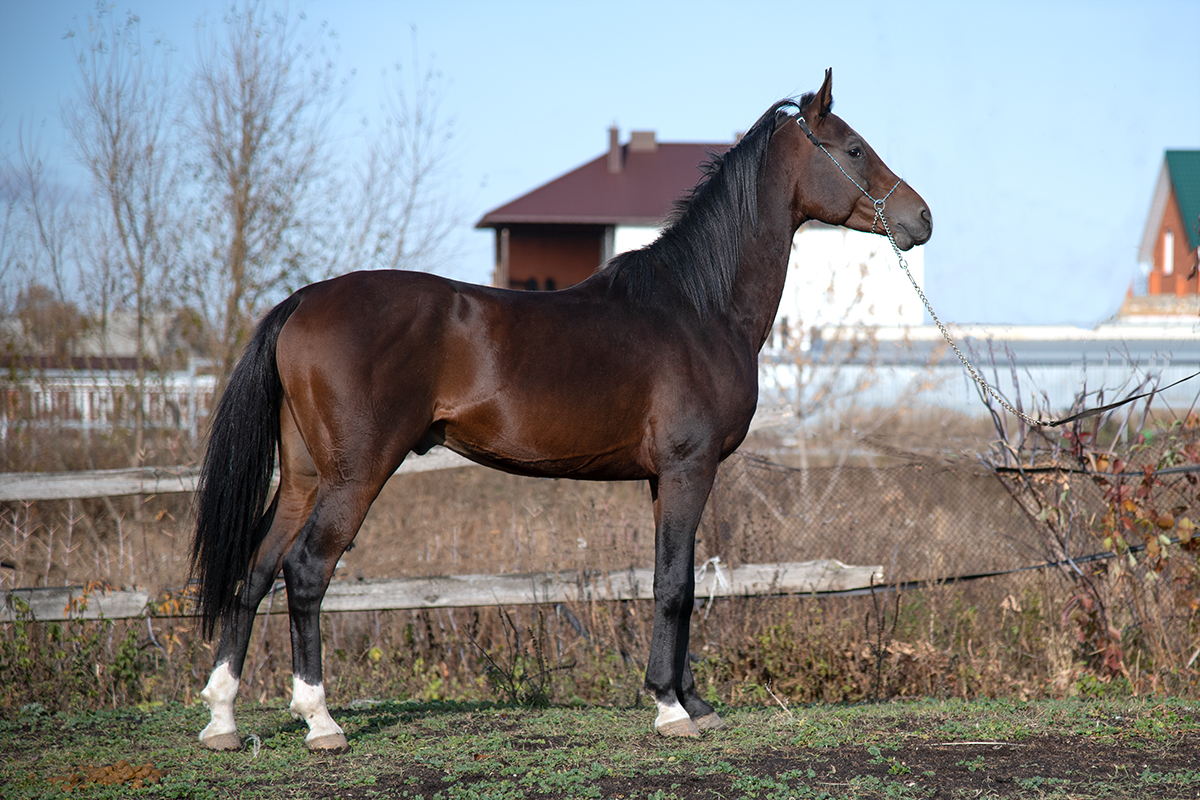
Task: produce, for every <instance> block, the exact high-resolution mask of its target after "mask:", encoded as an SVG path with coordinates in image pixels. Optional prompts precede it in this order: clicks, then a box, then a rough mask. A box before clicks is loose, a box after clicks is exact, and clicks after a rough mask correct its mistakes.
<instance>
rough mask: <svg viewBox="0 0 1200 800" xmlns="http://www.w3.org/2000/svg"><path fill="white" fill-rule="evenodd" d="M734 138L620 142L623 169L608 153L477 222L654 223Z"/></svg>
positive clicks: (479, 225) (484, 225)
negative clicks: (637, 145) (646, 144)
mask: <svg viewBox="0 0 1200 800" xmlns="http://www.w3.org/2000/svg"><path fill="white" fill-rule="evenodd" d="M730 147H732V145H731V144H671V143H659V144H657V146H656V147H654V149H653V150H645V149H631V148H630V146H629V145H628V144H626V145H624V146H622V147H621V150H622V157H623V162H624V163H623V165H622V167H621V170H620V172H616V173H613V172H610V171H609V169H608V156H609V154H608V153H605V154H604V155H602V156H600V157H599V158H596V159H594V160H592V161H589V162H588V163H586V164H584V165H583V166H581V167H579V168H578V169H575V170H572V171H571V172H568V173H567V174H565V175H563V176H562V177H559V178H555V179H554V180H552V181H550V182H549V183H546V184H543V185H542V186H539V187H538V188H536V189H534V190H533V191H531V192H529V193H528V194H524V195H522V196H520V197H518V198H517V199H516V200H513V201H512V202H510V203H506V204H505V205H502V206H500V207H499V208H496V209H494V210H492V211H489V212H488V213H487V214H485V215H484V216H483V219H481V220H479V222H477V223H476V224H475V227H476V228H495V227H499V226H501V225H512V224H520V223H543V224H544V223H553V224H574V225H620V224H624V225H656V224H659V223H661V222H662V221H663V219H664V218H665V217H666V216H667V215H668V214H669V213H670V212H671V207H672V204H673V203H674V202H675V199H676V198H677V197H679V195H680V194H682V193H683V192H685V191H687V190H688V189H690V188H692V187H693V186H695V185H696V182H697V181H698V180H699V179H700V177H701V172H700V166H701V165H702V164H704V163H705V162H706V161H708V159H709V157H710V156H711V155H713V154H714V153H716V154H720V153H724V152H725V151H726V150H728V149H729V148H730Z"/></svg>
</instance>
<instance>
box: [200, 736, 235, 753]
mask: <svg viewBox="0 0 1200 800" xmlns="http://www.w3.org/2000/svg"><path fill="white" fill-rule="evenodd" d="M200 743H201V744H203V745H204V746H205V747H207V748H208V749H209V750H241V749H242V739H241V737H240V736H238V735H237V734H236V733H218V734H217V735H216V736H210V737H208V738H207V739H201V740H200Z"/></svg>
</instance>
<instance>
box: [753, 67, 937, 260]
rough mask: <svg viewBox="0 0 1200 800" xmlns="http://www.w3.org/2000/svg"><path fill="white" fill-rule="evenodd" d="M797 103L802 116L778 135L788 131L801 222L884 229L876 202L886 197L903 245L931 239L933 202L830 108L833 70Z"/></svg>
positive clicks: (888, 212)
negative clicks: (896, 171) (903, 179)
mask: <svg viewBox="0 0 1200 800" xmlns="http://www.w3.org/2000/svg"><path fill="white" fill-rule="evenodd" d="M798 105H799V109H800V115H799V117H798V118H796V117H793V118H791V121H790V122H787V123H784V126H783V128H782V129H780V130H778V131H777V132H776V136H777V137H779V134H781V133H784V130H787V131H788V134H789V135H788V136H787V137H786V142H787V145H786V146H788V147H789V148H790V149H791V152H792V155H793V156H794V157H795V161H794V163H795V164H796V165H797V167H798V168H797V169H796V170H794V171H793V174H794V175H795V186H796V200H795V203H794V207H795V210H796V212H797V214H798V219H797V220H796V222H797V224H799V223H802V222H804V221H805V220H809V219H816V220H820V221H821V222H825V223H828V224H831V225H844V226H845V227H847V228H852V229H854V230H857V231H868V232H871V231H873V232H875V233H880V234H882V233H885V231H884V227H883V225H882V224H880V222H879V220H878V219H877V217H876V213H875V211H876V203H875V201H876V200H885V202H884V203H883V207H884V211H883V213H884V217H885V219H886V220H887V224H888V227H889V228H890V229H891V232H892V235H893V237H895V240H896V244H897V245H898V246H899V247H900V249H901V250H908V249H909V248H911V247H913V246H914V245H918V244H924V243H925V242H926V241H928V240H929V236H930V234H931V233H932V232H933V217H932V216H931V215H930V213H929V206H927V205H926V204H925V201H924V200H922V199H921V196H920V195H919V194H917V193H916V192H915V191H913V189H912V187H911V186H909V185H908V184H907V183H905V182H903V181H901V180H900V179H899V178H897V177H896V174H895V173H894V172H892V171H891V170H890V169H888V167H887V165H886V164H884V163H883V160H882V159H881V158H879V156H878V155H877V154H876V153H875V151H874V150H873V149H872V148H871V145H869V144H867V142H866V141H865V140H864V139H863V138H862V137H861V136H859V135H858V134H857V133H855V132H854V129H853V128H851V127H850V126H849V125H847V124H846V123H845V122H843V121H842V119H841V118H840V117H838V116H837V115H836V114H834V113H832V111H831V109H832V108H833V70H831V69H828V70H825V81H824V83H822V84H821V88H820V90H819V91H817V93H816V94H806V95H805V96H804V97H803V98H801V100H800V103H799V104H798ZM779 138H785V137H779ZM868 195H869V196H868ZM885 198H886V199H885Z"/></svg>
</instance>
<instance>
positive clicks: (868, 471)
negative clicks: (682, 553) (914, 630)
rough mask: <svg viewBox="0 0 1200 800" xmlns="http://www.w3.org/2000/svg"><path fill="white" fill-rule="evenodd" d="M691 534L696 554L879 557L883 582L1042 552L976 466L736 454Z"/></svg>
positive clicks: (1026, 520)
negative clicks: (786, 461) (830, 462)
mask: <svg viewBox="0 0 1200 800" xmlns="http://www.w3.org/2000/svg"><path fill="white" fill-rule="evenodd" d="M697 538H698V542H697V556H696V558H697V561H701V560H703V559H707V558H711V557H713V556H719V557H720V558H721V560H722V561H724V562H726V563H728V564H730V565H733V566H736V565H738V564H743V563H773V562H780V561H809V560H814V559H820V558H833V559H837V560H839V561H842V562H844V563H847V564H857V565H870V564H878V565H882V567H883V573H884V579H885V581H886V582H887V583H905V582H910V581H937V580H942V579H947V578H954V577H958V576H963V575H969V574H977V573H985V572H995V571H1002V570H1010V569H1017V568H1020V567H1024V566H1029V565H1032V564H1036V563H1039V562H1041V561H1044V560H1045V555H1046V550H1045V547H1044V545H1043V542H1042V538H1043V537H1042V536H1041V534H1040V533H1039V531H1038V529H1037V525H1036V520H1034V519H1032V518H1031V516H1030V515H1029V514H1028V513H1027V510H1026V509H1025V508H1024V507H1022V505H1021V504H1020V503H1018V502H1017V501H1016V500H1015V499H1014V498H1013V496H1012V494H1011V493H1010V492H1009V490H1008V489H1007V488H1006V487H1005V486H1004V485H1003V484H1002V483H1001V482H1000V481H998V480H997V478H996V476H995V474H994V473H992V472H991V471H990V470H989V469H987V468H986V467H984V466H983V465H980V464H975V465H971V464H940V463H915V464H905V465H900V466H887V467H871V466H831V467H809V468H806V469H799V468H793V467H788V466H784V465H782V464H779V463H775V462H773V461H771V460H768V459H766V458H763V457H760V456H755V455H735V456H733V457H731V458H730V459H729V460H728V461H726V463H725V464H724V465H723V466H722V468H721V470H720V473H719V476H718V479H717V483H716V486H715V487H714V489H713V493H712V496H711V497H710V499H709V503H708V508H707V510H706V512H705V515H704V519H703V521H702V523H701V527H700V530H699V532H698V537H697Z"/></svg>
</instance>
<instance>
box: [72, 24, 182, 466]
mask: <svg viewBox="0 0 1200 800" xmlns="http://www.w3.org/2000/svg"><path fill="white" fill-rule="evenodd" d="M75 35H76V36H78V37H80V38H81V39H82V45H81V46H79V47H77V48H76V50H75V55H76V59H77V62H78V67H79V72H78V78H79V94H78V97H77V98H75V99H73V100H71V101H69V102H67V103H65V104H64V106H63V109H62V119H63V124H64V127H65V128H66V129H67V131H68V133H69V134H70V136H71V140H72V143H73V150H74V156H75V158H76V159H77V160H78V161H79V163H80V164H81V165H82V166H83V167H84V168H85V169H86V170H87V172H88V174H89V176H90V178H91V183H92V187H93V190H94V192H95V196H96V200H97V201H98V202H97V207H98V208H99V209H101V210H100V212H99V213H98V215H97V216H96V217H95V218H94V220H93V221H94V222H95V224H96V226H97V228H96V230H95V231H94V234H95V236H96V237H97V238H98V239H99V240H102V241H104V242H106V243H107V244H108V245H109V247H106V248H104V249H103V250H102V251H101V255H100V258H101V263H102V265H103V266H105V267H106V268H107V267H109V266H117V267H118V269H119V272H120V274H121V277H122V284H123V287H124V288H125V289H126V290H127V293H128V294H127V297H128V300H130V301H132V306H133V310H134V313H135V314H136V319H137V343H136V358H137V386H136V388H135V392H136V394H135V398H134V404H133V405H134V426H135V443H134V454H133V463H134V464H135V465H138V464H141V463H142V462H143V461H144V458H145V452H144V433H145V408H144V406H145V404H144V402H143V401H144V396H145V386H146V355H147V353H146V349H145V348H146V341H147V338H148V332H147V330H146V328H147V322H148V320H149V317H150V313H151V301H152V299H153V298H162V297H164V296H165V292H163V291H162V286H163V284H164V282H165V281H166V280H167V279H168V276H169V275H170V273H171V268H172V266H173V264H172V261H173V254H174V253H175V248H174V247H173V246H172V241H171V237H170V236H169V235H168V232H169V230H170V227H171V224H172V218H171V214H172V210H173V204H174V202H175V197H176V193H175V192H176V180H175V173H174V171H173V166H174V165H175V164H176V163H177V160H176V159H174V158H172V156H171V154H170V152H169V147H168V143H169V142H170V141H172V137H171V136H170V134H169V131H168V124H169V122H170V119H171V114H170V109H169V98H170V96H171V95H170V80H169V65H168V63H167V60H166V56H165V54H164V55H163V56H162V57H161V58H157V57H156V56H157V55H158V54H157V52H156V50H155V49H147V48H145V47H143V45H142V41H141V35H140V29H139V20H138V17H137V16H136V15H133V14H129V15H127V16H126V17H125V19H124V20H118V19H115V18H113V17H112V16H111V12H110V10H109V9H107V8H105V7H104V6H98V8H97V15H96V16H95V17H92V18H89V19H88V20H87V24H86V25H82V26H80V30H79V31H77V32H76V33H75ZM106 285H108V284H107V282H106ZM106 297H107V296H106ZM102 313H107V309H105V310H104V312H102Z"/></svg>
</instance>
